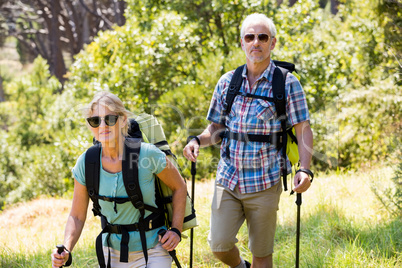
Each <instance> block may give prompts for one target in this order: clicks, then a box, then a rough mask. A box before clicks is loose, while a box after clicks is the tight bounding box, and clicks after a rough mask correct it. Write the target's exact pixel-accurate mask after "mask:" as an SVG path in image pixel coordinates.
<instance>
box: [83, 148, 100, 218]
mask: <svg viewBox="0 0 402 268" xmlns="http://www.w3.org/2000/svg"><path fill="white" fill-rule="evenodd" d="M101 146H102V144H101V143H97V144H95V145H93V146H91V147H90V148H89V149H88V150H87V152H86V154H85V184H86V186H87V190H88V195H89V197H90V198H91V200H92V202H93V209H92V211H93V212H94V215H95V216H98V215H100V206H99V200H98V198H96V196H98V194H99V171H100V154H101Z"/></svg>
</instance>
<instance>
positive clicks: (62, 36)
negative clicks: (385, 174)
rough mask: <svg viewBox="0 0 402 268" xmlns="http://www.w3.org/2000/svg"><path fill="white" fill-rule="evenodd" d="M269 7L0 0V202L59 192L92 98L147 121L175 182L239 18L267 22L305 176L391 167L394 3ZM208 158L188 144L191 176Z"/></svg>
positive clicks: (232, 45)
mask: <svg viewBox="0 0 402 268" xmlns="http://www.w3.org/2000/svg"><path fill="white" fill-rule="evenodd" d="M281 2H282V1H255V0H247V1H246V0H235V1H234V0H225V1H214V0H208V1H185V2H183V1H175V0H171V1H155V0H147V1H140V2H138V1H134V0H128V1H126V2H123V1H106V0H105V1H93V2H91V1H83V0H80V1H77V0H71V1H56V0H52V1H48V2H46V3H47V5H48V6H45V4H46V3H45V2H43V1H41V0H35V1H7V0H3V1H1V2H0V3H1V8H2V9H1V10H2V13H1V20H0V22H1V23H0V25H1V28H0V29H1V30H0V33H1V36H2V39H1V44H2V45H3V46H5V47H7V46H8V45H9V44H10V42H11V43H13V44H17V45H16V46H17V49H18V52H19V61H20V62H21V63H22V65H21V64H20V65H18V64H15V63H13V64H11V63H12V61H10V60H7V59H8V58H7V57H8V56H10V55H11V54H10V53H7V50H4V49H3V50H2V51H3V52H4V53H2V55H1V59H2V61H1V65H0V66H1V69H0V70H1V72H0V75H1V76H0V77H1V82H2V83H1V88H0V89H1V91H0V93H1V94H0V97H1V102H0V119H1V120H0V137H1V141H2V142H1V144H0V193H1V194H0V207H3V206H5V205H7V204H13V203H15V202H18V201H23V200H30V199H33V198H35V197H38V196H40V195H50V196H61V195H63V194H64V193H65V192H67V191H71V190H72V187H73V178H72V176H71V168H72V167H73V166H74V163H75V160H76V159H77V157H78V156H79V155H80V154H81V153H82V152H83V151H84V150H85V149H86V148H88V147H89V145H90V144H91V141H92V137H91V134H90V132H89V131H88V130H87V127H86V125H85V120H84V118H83V116H82V114H81V109H82V108H83V105H84V104H86V103H88V102H89V100H90V99H91V98H92V97H93V95H94V93H95V92H97V91H100V90H110V91H111V92H113V93H115V94H117V95H118V96H119V97H120V98H121V99H122V100H124V101H125V104H126V106H127V107H128V109H129V110H130V111H132V112H133V113H135V114H137V115H138V114H140V113H142V112H147V113H152V114H154V115H156V116H157V118H158V119H159V120H160V122H161V124H162V125H163V127H164V130H165V132H166V136H167V138H168V141H169V142H170V144H171V147H172V150H173V152H174V153H175V154H176V155H177V156H178V159H179V162H180V164H181V166H182V168H183V170H184V175H185V176H186V177H189V171H188V165H189V164H188V162H186V161H184V159H183V157H182V153H181V152H182V148H183V146H184V145H185V142H186V137H187V136H189V135H195V134H199V133H200V132H201V131H202V130H203V129H204V128H205V126H206V125H207V124H208V122H207V121H206V119H205V117H206V114H207V110H208V107H209V102H210V99H211V96H212V92H213V90H214V87H215V85H216V83H217V81H218V79H219V77H220V76H221V75H222V74H224V73H225V72H228V71H230V70H233V69H234V68H235V67H237V66H239V65H240V64H243V63H244V62H245V56H244V53H243V52H242V50H241V48H240V40H239V36H240V25H241V22H242V20H243V19H244V17H245V16H246V15H248V14H251V13H253V12H262V13H265V14H267V16H268V17H271V18H272V19H273V21H274V22H275V24H276V26H277V29H278V35H277V39H278V42H277V46H276V48H275V49H274V51H273V55H272V58H273V59H277V60H285V61H290V62H294V63H295V64H296V67H297V70H298V72H299V74H300V76H301V83H302V85H303V88H304V90H305V91H306V95H307V100H308V104H309V108H310V113H311V125H312V129H313V131H314V140H315V142H314V143H315V144H314V157H313V165H312V166H313V167H314V170H316V171H325V170H342V169H361V168H366V167H369V166H372V165H374V163H376V162H378V161H386V165H392V166H395V167H397V166H398V164H400V163H401V136H402V135H401V127H402V124H401V121H402V113H401V106H402V105H401V101H402V97H401V84H402V82H401V68H402V67H401V51H402V44H401V42H400V41H401V36H402V35H401V24H402V22H401V21H402V19H401V18H402V16H401V13H402V4H401V2H400V1H378V0H369V1H363V0H353V1H324V0H320V1H318V0H305V1H290V2H286V1H285V2H284V3H281ZM95 3H97V6H95ZM91 8H94V9H92V10H91ZM95 8H96V9H95ZM123 10H124V12H123ZM53 15H55V16H53ZM123 15H124V16H123ZM80 16H81V17H80ZM82 16H83V17H82ZM84 22H86V23H84ZM119 25H120V26H119ZM85 29H86V30H85ZM55 36H56V37H58V38H59V39H57V40H55ZM60 52H62V58H60V57H59V55H58V54H59V53H60ZM30 62H32V63H30ZM59 65H61V67H60V66H59ZM63 66H64V67H63ZM60 70H61V71H62V73H60ZM63 72H64V73H63ZM218 159H219V150H218V148H217V147H211V148H208V149H203V150H202V155H201V157H200V159H199V163H198V166H199V168H198V169H199V175H200V178H212V177H213V173H214V171H215V169H216V164H217V161H218ZM396 185H398V183H396Z"/></svg>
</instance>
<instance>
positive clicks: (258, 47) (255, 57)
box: [241, 22, 276, 63]
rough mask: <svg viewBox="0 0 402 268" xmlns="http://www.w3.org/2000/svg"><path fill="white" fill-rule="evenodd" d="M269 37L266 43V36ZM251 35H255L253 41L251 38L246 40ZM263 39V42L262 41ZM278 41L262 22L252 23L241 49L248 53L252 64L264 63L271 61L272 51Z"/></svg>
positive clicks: (242, 41) (245, 33)
mask: <svg viewBox="0 0 402 268" xmlns="http://www.w3.org/2000/svg"><path fill="white" fill-rule="evenodd" d="M259 34H266V35H268V40H267V41H266V42H264V41H265V40H264V38H263V37H264V35H260V37H258V35H259ZM246 35H249V37H251V35H254V37H253V40H252V41H250V39H251V38H246V37H247V36H246ZM260 39H261V40H260ZM275 43H276V39H275V38H274V37H272V36H271V33H270V32H269V29H268V26H267V25H265V24H263V23H262V22H253V23H250V24H249V25H248V26H247V27H246V29H245V31H244V36H243V37H242V39H241V47H242V49H243V50H244V52H245V53H246V57H247V59H248V61H249V62H250V63H262V62H265V61H269V60H270V55H271V50H273V49H274V47H275Z"/></svg>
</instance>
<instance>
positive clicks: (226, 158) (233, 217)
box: [183, 14, 313, 268]
mask: <svg viewBox="0 0 402 268" xmlns="http://www.w3.org/2000/svg"><path fill="white" fill-rule="evenodd" d="M275 36H276V29H275V25H274V24H273V22H272V20H270V19H269V18H267V17H266V16H265V15H263V14H252V15H250V16H248V17H247V18H246V19H245V20H244V21H243V24H242V28H241V47H242V49H243V51H244V52H245V55H246V58H247V59H246V63H247V64H246V67H245V68H244V70H243V74H242V76H243V82H242V86H241V89H240V92H244V93H250V94H254V95H260V96H267V97H273V93H272V77H273V72H274V69H275V64H274V63H273V61H271V51H272V50H273V49H274V48H275V44H276V38H275ZM232 76H233V71H232V72H229V73H227V74H225V75H223V76H222V77H221V79H220V80H219V82H218V84H217V85H216V88H215V91H214V95H213V98H212V101H211V106H210V109H209V112H208V116H207V119H208V120H209V121H211V124H210V125H209V126H208V127H207V128H206V129H205V130H204V131H203V132H202V133H201V135H199V136H197V137H196V138H194V139H192V140H191V141H190V142H189V143H188V144H187V146H186V147H185V148H184V150H183V154H184V156H185V157H186V158H187V159H189V160H191V161H196V158H197V156H198V153H199V147H205V146H209V145H212V144H215V143H217V142H219V141H220V137H219V134H220V133H221V132H222V131H225V130H226V131H230V132H234V133H247V134H260V135H268V134H272V133H274V132H277V133H278V132H281V124H280V121H279V120H277V118H276V114H275V105H274V103H271V102H268V101H265V100H261V99H256V98H250V97H245V96H243V95H238V96H237V97H236V98H235V100H234V102H233V106H232V108H231V110H230V112H229V113H227V114H225V113H224V112H223V110H224V103H225V100H226V94H227V91H228V87H229V84H230V81H231V79H232ZM285 90H286V97H287V108H286V114H287V123H288V125H293V126H294V128H295V130H296V136H297V139H298V141H299V142H298V144H299V155H300V168H301V169H309V168H310V162H311V156H312V155H311V152H312V147H313V134H312V131H311V128H310V125H309V119H310V118H309V113H308V108H307V102H306V98H305V94H304V92H303V89H302V88H301V85H300V83H299V81H298V80H297V79H296V78H295V77H294V76H293V75H292V74H288V75H287V78H286V87H285ZM227 148H229V149H227ZM280 159H281V153H280V152H278V151H277V149H276V146H275V145H274V144H270V143H268V142H252V141H247V140H238V139H232V138H230V137H227V136H226V137H225V138H224V139H223V140H222V145H221V159H220V161H219V164H218V170H217V175H216V183H215V192H214V197H213V201H212V206H211V207H212V212H211V230H210V234H209V237H208V242H209V245H210V247H211V249H212V251H213V253H214V255H215V256H216V257H217V258H218V259H219V260H221V261H222V262H223V263H225V264H226V265H229V266H230V267H239V268H240V267H250V263H248V262H247V261H244V260H243V259H242V258H241V256H240V254H239V250H238V248H237V247H236V245H235V244H236V242H237V239H236V234H237V233H238V231H239V229H240V227H241V225H242V224H243V222H244V220H247V227H248V233H249V248H250V251H251V252H252V254H253V260H252V265H253V266H252V267H253V268H259V267H272V254H273V244H274V235H275V228H276V214H277V210H278V204H279V197H280V194H281V192H282V186H281V185H282V184H281V180H280V177H281V160H280ZM286 164H287V166H288V168H287V170H291V168H290V163H289V162H288V161H287V163H286ZM294 185H295V187H294V188H293V190H294V191H295V192H297V193H302V192H305V191H306V190H307V189H308V188H309V187H310V179H309V176H308V174H306V173H305V172H297V173H296V175H295V177H294Z"/></svg>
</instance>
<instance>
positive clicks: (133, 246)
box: [72, 143, 166, 252]
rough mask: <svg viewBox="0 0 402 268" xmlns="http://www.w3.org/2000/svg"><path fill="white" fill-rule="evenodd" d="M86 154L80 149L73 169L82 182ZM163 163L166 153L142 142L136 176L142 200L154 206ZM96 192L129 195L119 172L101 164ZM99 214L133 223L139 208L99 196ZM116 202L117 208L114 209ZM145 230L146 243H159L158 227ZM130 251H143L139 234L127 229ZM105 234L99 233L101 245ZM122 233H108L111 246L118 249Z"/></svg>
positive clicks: (129, 203)
mask: <svg viewBox="0 0 402 268" xmlns="http://www.w3.org/2000/svg"><path fill="white" fill-rule="evenodd" d="M85 154H86V153H83V154H82V155H81V156H80V157H79V158H78V160H77V163H76V164H75V166H74V168H73V169H72V172H73V175H74V177H75V179H76V180H77V181H78V182H79V183H80V184H82V185H84V186H85ZM165 167H166V156H165V154H164V153H163V152H162V151H160V150H159V149H158V148H156V147H155V146H154V145H153V144H149V143H141V151H140V157H139V162H138V176H139V184H140V188H141V193H142V195H143V199H144V203H145V204H148V205H151V206H155V207H156V204H155V183H154V180H155V174H158V173H160V172H162V170H163V169H164V168H165ZM99 195H102V196H107V197H128V195H127V192H126V189H125V187H124V182H123V175H122V172H118V173H109V172H107V171H105V170H104V169H103V167H102V161H101V171H100V186H99ZM99 205H100V206H101V212H102V214H103V215H104V216H105V217H106V218H107V221H108V222H109V223H111V224H132V223H136V222H138V220H139V218H140V212H139V210H138V209H136V208H135V207H134V206H133V204H132V203H131V202H126V203H123V204H115V203H114V202H107V201H103V200H99ZM115 206H116V211H117V212H116V211H115V209H114V208H115ZM149 214H151V212H150V211H148V210H145V217H147V216H148V215H149ZM162 228H164V227H160V228H157V229H154V230H150V231H148V232H146V238H147V247H148V249H149V248H153V247H154V246H155V245H156V244H157V243H158V234H157V232H158V230H160V229H162ZM129 234H130V241H129V245H128V246H129V251H130V252H131V251H142V247H141V238H140V234H139V232H136V231H134V232H129ZM106 236H107V234H104V235H103V237H102V240H103V245H104V246H107V241H106ZM120 240H121V234H110V238H109V242H110V246H111V247H112V248H113V249H115V250H120Z"/></svg>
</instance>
